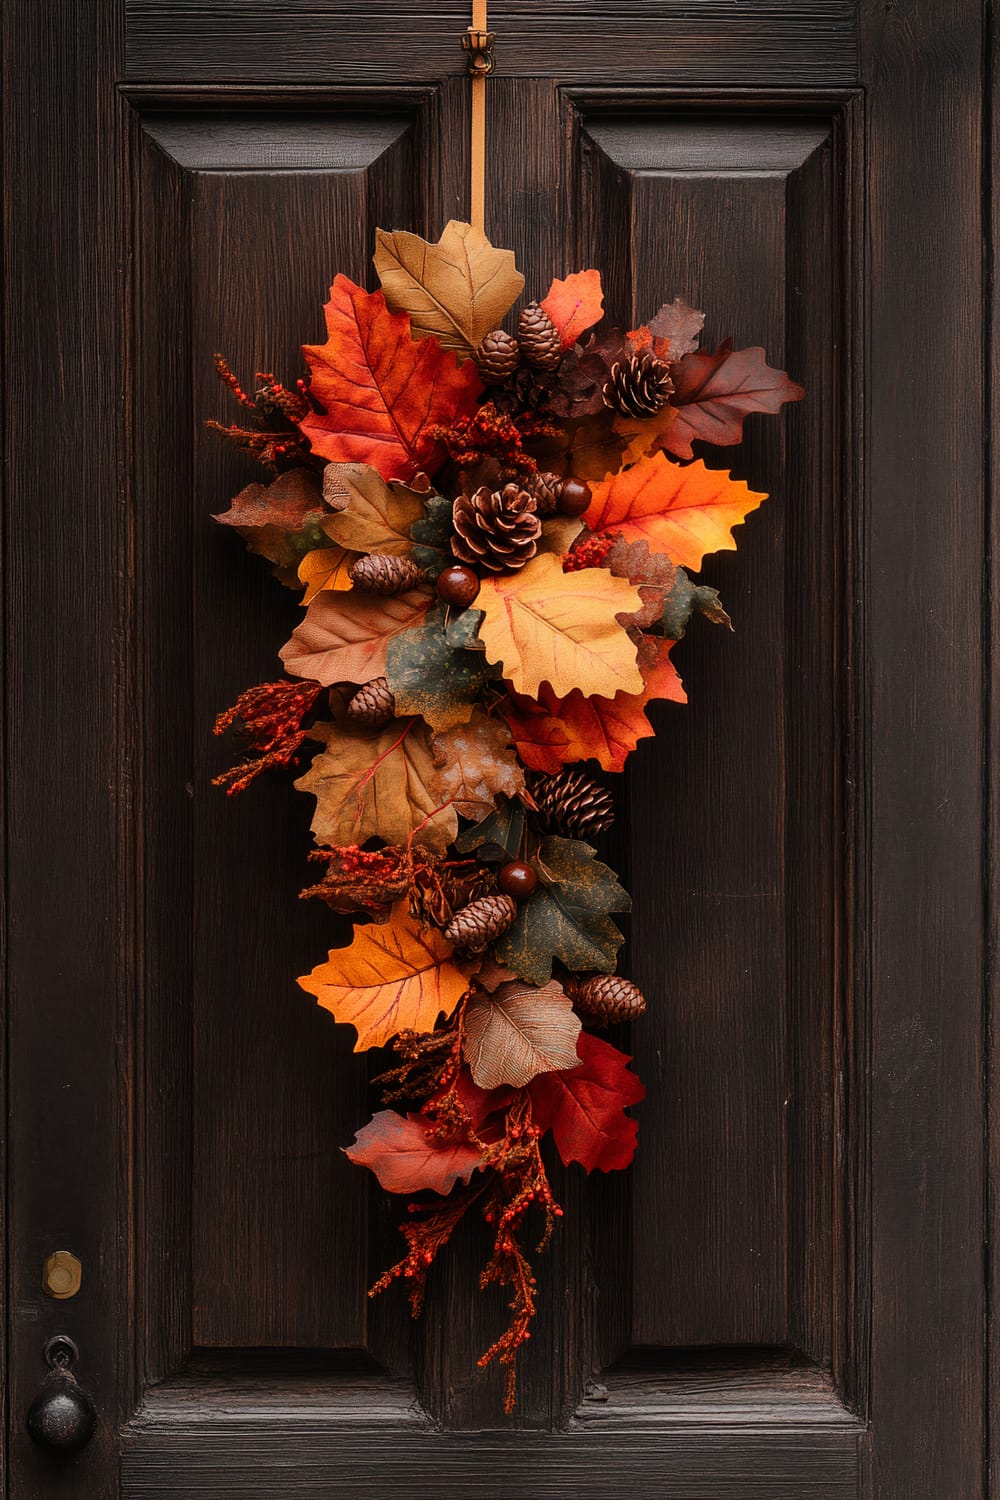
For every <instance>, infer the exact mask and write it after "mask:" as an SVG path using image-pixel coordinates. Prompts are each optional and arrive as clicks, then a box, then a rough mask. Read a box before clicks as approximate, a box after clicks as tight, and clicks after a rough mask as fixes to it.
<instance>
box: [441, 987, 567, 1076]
mask: <svg viewBox="0 0 1000 1500" xmlns="http://www.w3.org/2000/svg"><path fill="white" fill-rule="evenodd" d="M579 1035H580V1019H579V1017H578V1016H577V1015H576V1013H575V1012H574V1010H573V1006H572V1004H571V1002H570V1000H569V999H568V997H567V996H566V994H565V993H564V991H563V987H562V985H561V984H559V983H558V982H557V981H556V980H554V979H553V980H550V982H549V983H548V984H544V985H541V986H535V985H524V984H521V983H520V982H518V981H516V980H515V981H514V982H512V983H507V984H501V985H499V986H498V987H497V989H496V990H495V991H494V993H493V994H475V995H474V996H473V999H472V1000H471V1001H470V1002H469V1005H468V1008H467V1010H466V1012H465V1038H464V1041H463V1044H462V1055H463V1057H464V1058H465V1061H466V1062H467V1063H468V1065H469V1071H470V1072H471V1074H472V1077H473V1080H474V1082H476V1083H477V1084H478V1085H479V1087H480V1088H484V1089H495V1088H500V1087H501V1086H502V1085H504V1084H509V1085H510V1086H511V1087H512V1088H521V1087H522V1086H523V1085H524V1084H526V1083H528V1082H529V1080H530V1079H532V1078H534V1077H535V1075H536V1074H537V1073H546V1072H549V1071H550V1070H551V1069H553V1068H570V1067H574V1066H575V1064H576V1057H577V1052H576V1042H577V1037H578V1036H579Z"/></svg>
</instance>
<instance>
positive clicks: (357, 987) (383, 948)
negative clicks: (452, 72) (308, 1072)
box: [299, 901, 568, 1052]
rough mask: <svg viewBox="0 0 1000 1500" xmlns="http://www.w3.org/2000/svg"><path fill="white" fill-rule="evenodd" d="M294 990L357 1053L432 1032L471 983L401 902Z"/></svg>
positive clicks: (436, 936) (438, 939)
mask: <svg viewBox="0 0 1000 1500" xmlns="http://www.w3.org/2000/svg"><path fill="white" fill-rule="evenodd" d="M299 984H300V985H301V986H302V988H303V989H304V990H306V991H307V992H308V993H309V994H310V995H315V996H316V999H317V1000H318V1001H319V1003H320V1005H322V1006H323V1007H324V1009H326V1010H328V1011H330V1012H331V1013H332V1015H333V1017H334V1019H335V1020H337V1021H342V1022H344V1023H346V1024H348V1025H351V1026H354V1027H356V1028H357V1033H358V1041H357V1045H356V1046H355V1048H354V1050H355V1052H364V1051H366V1050H367V1048H369V1047H382V1046H384V1045H385V1043H386V1042H387V1041H388V1040H389V1039H390V1037H393V1036H395V1035H396V1033H397V1032H399V1031H432V1030H433V1029H434V1025H435V1023H436V1021H437V1018H438V1016H440V1015H445V1016H450V1015H451V1013H452V1011H453V1010H454V1009H455V1006H456V1005H457V1004H458V1002H459V1000H460V999H461V998H462V995H463V994H464V993H465V990H466V989H467V987H468V980H467V979H466V977H465V974H464V973H463V972H462V970H461V968H460V967H459V966H458V964H457V963H455V962H454V960H453V959H452V956H451V948H450V947H449V945H448V944H447V943H446V942H445V940H444V938H443V937H442V936H441V934H440V933H439V932H438V931H436V929H434V928H427V929H426V930H425V931H421V930H420V928H419V927H418V926H417V924H416V923H415V922H414V921H413V920H412V918H411V917H410V916H409V915H408V914H407V911H406V903H405V902H404V901H399V902H397V903H396V905H395V906H394V907H393V909H392V916H391V918H390V920H389V921H388V922H386V923H384V924H374V923H373V924H372V925H371V926H369V927H357V928H355V931H354V940H353V942H352V943H351V945H350V947H349V948H334V949H332V950H331V952H330V955H329V958H328V959H327V961H326V963H323V964H318V965H317V967H316V968H315V969H313V971H312V973H311V974H306V975H304V976H303V978H301V979H300V980H299ZM567 1003H568V1002H567Z"/></svg>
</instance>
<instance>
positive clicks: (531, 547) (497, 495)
mask: <svg viewBox="0 0 1000 1500" xmlns="http://www.w3.org/2000/svg"><path fill="white" fill-rule="evenodd" d="M451 518H452V525H453V526H454V528H455V531H456V535H455V536H453V537H452V539H451V550H452V552H454V554H455V556H456V557H458V558H461V560H462V562H465V563H472V565H473V566H474V567H478V568H486V569H487V571H488V572H490V573H516V572H518V571H519V569H521V568H523V567H524V565H525V563H526V562H529V561H530V560H531V558H533V557H534V555H535V553H536V552H537V551H538V538H539V536H540V535H541V530H542V523H541V521H540V520H539V519H538V516H537V514H536V506H535V497H534V495H532V494H529V492H528V491H527V490H523V489H522V488H521V486H520V485H519V484H505V485H504V487H503V489H502V490H491V489H490V487H489V485H485V484H484V485H480V487H479V489H478V490H476V491H475V492H474V493H473V494H471V495H459V497H458V499H457V500H456V501H455V504H454V506H453V507H452V517H451Z"/></svg>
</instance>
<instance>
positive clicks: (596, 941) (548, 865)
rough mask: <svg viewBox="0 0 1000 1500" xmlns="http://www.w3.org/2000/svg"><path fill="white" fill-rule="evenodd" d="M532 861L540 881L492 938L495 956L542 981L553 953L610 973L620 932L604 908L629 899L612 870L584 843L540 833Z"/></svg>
mask: <svg viewBox="0 0 1000 1500" xmlns="http://www.w3.org/2000/svg"><path fill="white" fill-rule="evenodd" d="M536 867H537V869H538V873H539V875H540V877H541V879H542V880H543V881H544V882H545V884H544V885H543V886H541V887H540V888H539V889H538V891H537V892H536V893H535V895H534V896H532V897H531V899H530V901H526V902H525V903H524V905H523V906H522V907H521V910H520V912H519V913H518V917H517V921H516V922H515V923H514V925H513V927H512V928H511V929H510V931H509V932H507V933H505V934H504V936H503V937H502V938H501V939H500V941H499V942H498V943H497V944H496V948H495V950H494V951H495V953H496V956H497V958H498V959H499V960H500V962H501V963H502V964H506V965H507V967H508V968H509V969H512V970H513V971H514V973H515V974H517V975H519V976H520V977H521V978H522V979H526V980H527V981H528V982H529V984H545V983H546V982H547V980H548V979H549V978H550V977H551V974H552V961H553V959H554V958H558V959H560V960H561V961H562V962H563V963H564V964H565V965H566V967H567V968H568V969H572V970H574V971H576V972H580V971H583V970H590V969H596V970H598V971H599V972H600V973H602V974H610V973H612V972H613V971H614V967H615V959H616V956H617V953H618V949H619V947H620V946H621V943H622V934H621V933H620V932H619V930H618V928H617V927H616V926H615V924H614V922H612V921H611V919H610V917H609V915H608V913H609V912H616V911H628V909H629V907H630V905H631V902H630V900H629V897H628V894H627V892H626V891H624V890H623V889H622V887H621V886H620V885H619V884H618V881H617V879H616V878H615V873H614V871H613V870H611V869H609V867H608V866H607V865H605V864H601V862H600V860H596V859H595V858H594V851H593V849H592V848H591V847H590V845H589V844H584V843H582V842H580V841H579V840H578V839H561V838H556V837H554V836H552V837H549V838H546V839H543V841H542V844H541V847H540V849H539V851H538V857H537V860H536Z"/></svg>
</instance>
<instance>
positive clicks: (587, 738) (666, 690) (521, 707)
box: [499, 637, 687, 775]
mask: <svg viewBox="0 0 1000 1500" xmlns="http://www.w3.org/2000/svg"><path fill="white" fill-rule="evenodd" d="M673 644H674V643H673V641H664V640H659V639H655V638H653V637H647V638H646V639H645V640H644V642H643V646H642V648H641V650H640V656H639V660H640V664H641V666H642V672H643V678H644V682H643V690H642V692H641V693H617V694H616V695H615V697H614V698H600V697H592V698H586V697H584V695H583V693H581V692H579V691H577V692H573V693H570V694H569V696H568V697H566V698H562V699H559V698H556V697H555V696H554V694H553V693H552V692H551V690H550V689H549V688H547V687H545V686H543V687H542V688H541V689H540V691H539V694H538V698H537V700H536V699H533V698H525V697H522V696H520V695H519V694H516V693H512V694H510V695H509V697H508V698H506V699H505V700H504V702H503V703H502V704H501V705H500V709H499V711H500V713H502V714H503V716H504V718H505V720H506V721H507V724H508V725H509V727H510V732H511V734H512V736H513V739H514V744H515V745H516V747H517V753H518V755H519V756H520V758H521V760H522V761H523V762H524V764H525V765H526V766H527V767H528V769H529V770H531V771H544V772H546V773H547V774H549V775H554V774H555V773H556V772H558V771H561V770H562V768H563V766H565V765H569V764H571V763H572V762H574V761H578V760H596V761H597V763H598V765H600V766H603V768H604V770H605V771H622V770H624V768H625V761H626V760H627V759H628V756H629V755H630V754H631V753H632V751H633V750H634V749H635V747H636V745H637V744H638V742H639V741H640V740H642V739H648V738H649V736H650V735H652V734H653V726H652V724H650V722H649V720H648V719H647V717H646V714H645V709H646V706H647V704H648V703H649V702H650V700H651V699H653V698H668V699H670V700H672V701H673V702H674V703H686V702H687V694H686V693H685V691H684V686H683V684H682V682H681V679H680V677H679V676H678V673H677V669H676V667H675V666H674V664H673V662H672V661H671V660H670V650H671V648H672V646H673Z"/></svg>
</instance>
